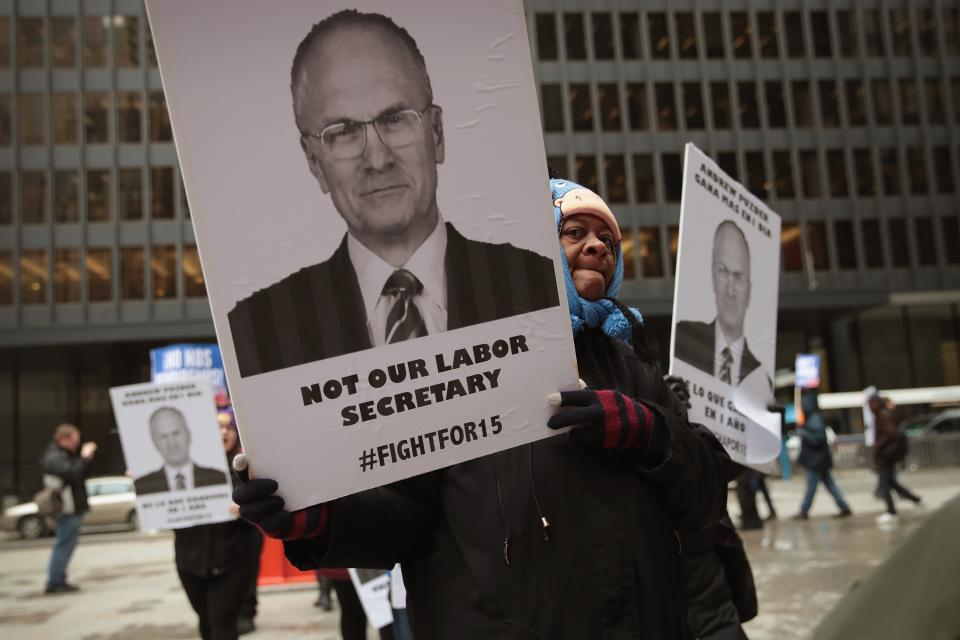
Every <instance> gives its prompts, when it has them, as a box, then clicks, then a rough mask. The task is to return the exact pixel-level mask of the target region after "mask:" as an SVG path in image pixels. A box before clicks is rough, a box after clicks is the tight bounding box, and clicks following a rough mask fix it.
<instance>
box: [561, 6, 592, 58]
mask: <svg viewBox="0 0 960 640" xmlns="http://www.w3.org/2000/svg"><path fill="white" fill-rule="evenodd" d="M563 33H564V41H565V42H566V45H567V60H586V59H587V36H586V32H585V31H584V29H583V14H582V13H565V14H563Z"/></svg>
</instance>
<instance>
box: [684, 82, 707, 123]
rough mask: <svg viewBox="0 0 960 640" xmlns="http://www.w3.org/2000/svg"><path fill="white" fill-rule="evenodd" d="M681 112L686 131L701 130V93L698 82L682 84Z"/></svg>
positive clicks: (702, 119) (702, 121) (702, 117)
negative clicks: (682, 112)
mask: <svg viewBox="0 0 960 640" xmlns="http://www.w3.org/2000/svg"><path fill="white" fill-rule="evenodd" d="M683 111H684V120H685V124H686V127H687V129H703V128H704V126H706V123H705V120H704V116H703V91H702V90H701V89H700V83H699V82H684V83H683Z"/></svg>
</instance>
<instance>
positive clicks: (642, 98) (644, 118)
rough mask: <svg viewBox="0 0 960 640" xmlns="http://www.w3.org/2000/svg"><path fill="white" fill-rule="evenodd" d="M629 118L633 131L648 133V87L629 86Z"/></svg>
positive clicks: (643, 85)
mask: <svg viewBox="0 0 960 640" xmlns="http://www.w3.org/2000/svg"><path fill="white" fill-rule="evenodd" d="M627 109H628V113H627V116H628V118H629V120H630V129H631V130H632V131H646V130H647V129H648V128H649V127H650V117H649V115H648V110H647V85H645V84H628V85H627Z"/></svg>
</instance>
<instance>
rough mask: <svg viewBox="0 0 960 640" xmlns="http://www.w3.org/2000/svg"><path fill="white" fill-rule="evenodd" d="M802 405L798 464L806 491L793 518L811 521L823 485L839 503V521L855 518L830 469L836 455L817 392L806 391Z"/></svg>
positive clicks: (802, 395)
mask: <svg viewBox="0 0 960 640" xmlns="http://www.w3.org/2000/svg"><path fill="white" fill-rule="evenodd" d="M800 406H801V407H802V409H803V415H804V422H803V424H802V425H800V455H799V456H798V457H797V463H798V464H800V465H801V466H803V468H804V469H805V470H806V482H807V484H806V489H805V492H804V494H803V501H802V502H801V503H800V512H799V513H798V514H797V515H796V516H794V518H796V519H799V520H806V519H807V518H809V517H810V516H809V513H810V506H811V505H812V504H813V496H814V494H815V493H816V492H817V486H818V485H819V484H820V483H821V482H822V483H823V486H825V487H826V488H827V491H829V492H830V495H832V496H833V499H834V501H835V502H836V503H837V509H839V510H840V511H839V512H838V513H837V514H836V517H838V518H845V517H847V516H851V515H853V512H852V511H851V510H850V505H848V504H847V501H846V500H845V499H844V497H843V492H842V491H840V487H838V486H837V483H836V482H834V480H833V475H832V474H831V473H830V469H832V468H833V454H832V453H831V452H830V443H829V442H827V423H826V422H824V421H823V415H821V414H820V406H819V405H818V403H817V391H816V390H815V389H805V390H804V391H803V392H802V394H801V396H800Z"/></svg>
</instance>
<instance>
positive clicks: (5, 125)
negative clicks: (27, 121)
mask: <svg viewBox="0 0 960 640" xmlns="http://www.w3.org/2000/svg"><path fill="white" fill-rule="evenodd" d="M12 130H13V114H12V112H11V107H10V94H9V93H0V146H4V147H7V146H9V145H10V139H11V138H10V133H11V131H12Z"/></svg>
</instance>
